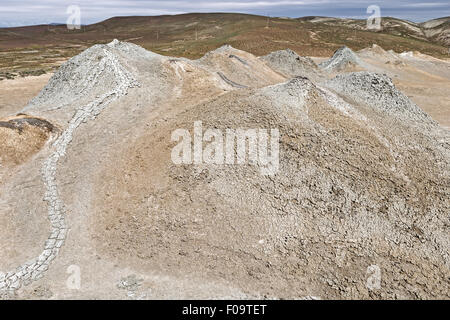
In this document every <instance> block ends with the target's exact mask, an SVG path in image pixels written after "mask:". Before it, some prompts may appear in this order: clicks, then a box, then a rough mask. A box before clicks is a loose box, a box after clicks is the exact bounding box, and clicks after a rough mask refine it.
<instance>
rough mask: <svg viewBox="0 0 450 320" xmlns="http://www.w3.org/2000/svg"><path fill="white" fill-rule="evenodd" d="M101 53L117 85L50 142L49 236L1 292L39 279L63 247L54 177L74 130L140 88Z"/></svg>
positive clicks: (5, 276)
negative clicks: (51, 144)
mask: <svg viewBox="0 0 450 320" xmlns="http://www.w3.org/2000/svg"><path fill="white" fill-rule="evenodd" d="M114 45H115V43H114V42H113V43H112V44H110V45H109V46H110V47H113V46H114ZM103 51H104V53H105V56H106V60H107V61H106V63H105V65H103V66H102V70H100V71H103V68H104V67H110V68H111V69H112V70H113V72H114V75H115V78H116V81H117V86H116V87H115V88H114V89H113V90H111V91H109V92H107V93H105V94H103V95H102V96H100V97H98V98H97V99H95V100H94V101H92V102H91V103H89V104H87V105H85V106H82V107H81V108H80V109H78V111H77V112H76V114H75V115H74V117H73V118H72V119H71V120H70V122H69V125H68V127H67V129H66V130H64V132H63V133H62V134H61V136H59V137H58V138H57V139H56V141H55V142H54V143H53V146H52V147H53V148H54V149H55V151H54V152H53V153H52V154H51V155H50V156H49V157H48V158H47V159H46V160H45V162H44V165H43V167H42V169H41V173H42V180H43V182H44V185H45V189H46V192H45V196H44V200H45V201H46V202H47V204H48V218H49V220H50V224H51V232H50V235H49V237H48V239H47V241H46V242H45V245H44V250H43V251H42V253H41V254H40V255H39V256H38V257H37V258H34V259H32V260H30V261H28V262H26V263H24V264H23V265H21V266H19V267H18V268H16V269H15V270H13V271H9V272H7V273H2V272H0V292H2V291H3V292H9V293H11V294H14V292H15V291H16V290H18V289H19V288H20V287H21V286H22V285H23V286H26V285H28V284H30V283H31V282H33V281H35V280H38V279H40V278H42V277H43V275H44V273H45V272H46V271H47V270H48V268H49V265H50V264H51V262H52V261H53V260H54V259H55V258H56V257H57V255H58V253H59V251H60V248H61V247H62V245H63V244H64V241H65V239H66V236H67V232H68V227H67V224H66V221H65V209H64V203H63V202H62V201H61V200H60V197H59V191H58V185H57V182H56V174H57V166H58V162H59V160H60V159H61V158H62V157H64V156H65V154H66V151H67V148H68V146H69V144H70V143H71V142H72V139H73V135H74V133H75V131H76V130H77V128H78V127H79V126H80V125H81V124H82V123H84V122H86V121H87V120H88V119H89V118H91V119H92V120H95V118H96V117H97V116H98V115H99V114H100V113H101V111H102V110H103V109H104V108H105V107H107V106H108V105H109V104H110V103H111V102H113V101H115V100H117V99H119V98H120V97H122V96H125V95H126V94H127V93H128V90H129V89H131V88H133V87H138V86H139V83H138V82H137V80H135V79H134V78H133V76H132V75H131V74H130V73H129V72H128V71H127V70H126V69H125V68H124V67H123V66H122V65H121V64H120V62H119V60H118V59H117V57H116V56H115V55H114V53H112V52H111V51H110V49H109V48H108V49H106V48H105V49H103Z"/></svg>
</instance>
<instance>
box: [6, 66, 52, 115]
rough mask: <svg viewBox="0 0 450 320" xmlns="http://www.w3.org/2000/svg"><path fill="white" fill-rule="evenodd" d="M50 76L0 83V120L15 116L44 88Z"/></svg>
mask: <svg viewBox="0 0 450 320" xmlns="http://www.w3.org/2000/svg"><path fill="white" fill-rule="evenodd" d="M51 76H52V74H44V75H42V76H39V77H26V78H16V79H13V80H3V81H0V118H4V117H8V116H11V115H15V114H17V113H18V112H20V110H22V108H23V107H24V106H25V105H26V104H27V103H28V102H29V101H30V100H31V99H32V98H33V97H35V96H36V95H37V94H38V93H39V91H41V90H42V88H44V86H45V85H46V84H47V82H48V80H49V79H50V77H51Z"/></svg>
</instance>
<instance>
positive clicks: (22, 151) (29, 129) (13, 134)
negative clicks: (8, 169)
mask: <svg viewBox="0 0 450 320" xmlns="http://www.w3.org/2000/svg"><path fill="white" fill-rule="evenodd" d="M55 130H56V128H55V127H54V126H53V125H52V124H51V123H50V122H48V121H46V120H43V119H39V118H33V117H28V116H26V115H20V116H17V117H13V118H9V119H5V120H2V119H0V140H1V141H2V143H1V144H0V165H1V166H15V165H19V164H21V163H23V162H24V161H26V160H27V159H28V158H30V157H31V156H33V155H34V154H35V153H37V152H38V151H39V150H40V149H41V148H42V147H43V146H44V145H45V143H46V141H47V140H48V138H49V137H50V134H51V133H52V132H54V131H55Z"/></svg>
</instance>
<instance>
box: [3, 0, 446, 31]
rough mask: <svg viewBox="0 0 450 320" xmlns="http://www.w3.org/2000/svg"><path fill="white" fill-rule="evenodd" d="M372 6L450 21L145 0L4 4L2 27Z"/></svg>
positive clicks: (411, 2) (412, 9)
mask: <svg viewBox="0 0 450 320" xmlns="http://www.w3.org/2000/svg"><path fill="white" fill-rule="evenodd" d="M372 4H376V5H379V6H380V7H381V13H382V15H383V16H395V17H399V18H404V19H409V20H413V21H425V20H429V19H432V18H437V17H442V16H449V15H450V4H449V3H448V2H443V1H435V2H426V1H423V0H400V1H389V0H381V1H374V0H362V1H351V0H275V1H268V0H244V1H237V0H213V1H206V0H202V1H183V0H165V1H161V0H160V1H147V0H107V1H106V0H95V1H93V0H77V1H75V0H41V1H39V2H36V0H2V1H1V3H0V26H17V25H31V24H41V23H52V22H62V23H64V22H66V20H67V17H68V15H67V13H66V10H67V7H68V6H70V5H78V6H80V8H81V13H82V23H83V24H89V23H94V22H98V21H101V20H104V19H107V18H110V17H113V16H126V15H162V14H179V13H187V12H242V13H254V14H262V15H267V14H268V15H271V16H289V17H301V16H307V15H322V16H337V17H353V18H364V17H367V14H366V8H367V7H368V6H369V5H372Z"/></svg>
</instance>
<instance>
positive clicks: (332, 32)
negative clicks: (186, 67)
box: [0, 13, 450, 71]
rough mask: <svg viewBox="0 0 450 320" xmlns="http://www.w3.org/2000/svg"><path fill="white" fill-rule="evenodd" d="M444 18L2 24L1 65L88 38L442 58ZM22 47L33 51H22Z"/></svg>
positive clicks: (32, 62)
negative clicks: (369, 26) (370, 24)
mask: <svg viewBox="0 0 450 320" xmlns="http://www.w3.org/2000/svg"><path fill="white" fill-rule="evenodd" d="M449 19H450V18H449V17H447V18H441V19H435V20H431V21H428V22H425V23H422V24H417V23H414V22H410V21H406V20H400V19H396V18H384V19H383V22H382V25H383V29H382V30H381V31H378V32H374V31H369V30H366V21H365V20H356V19H338V18H328V17H304V18H298V19H286V18H270V19H268V18H267V17H263V16H257V15H248V14H234V13H205V14H200V13H198V14H194V13H193V14H183V15H171V16H168V15H166V16H148V17H146V16H130V17H115V18H111V19H108V20H105V21H103V22H100V23H95V24H92V25H86V26H82V28H81V29H80V30H68V29H67V28H66V27H65V25H59V24H54V25H40V26H29V27H17V28H2V29H0V51H14V52H15V54H14V55H13V56H11V55H2V56H1V57H0V71H16V70H20V69H21V68H22V69H23V68H25V69H30V68H31V69H36V68H41V67H42V68H44V69H49V68H51V67H52V66H55V65H57V64H58V63H59V62H60V61H61V60H64V59H67V58H68V57H72V56H73V55H75V54H77V53H79V52H81V51H82V50H84V49H86V48H87V47H90V46H92V45H93V44H96V43H107V42H110V41H111V40H113V39H115V38H117V39H119V40H126V41H128V42H133V43H136V44H138V45H141V46H143V47H144V48H146V49H148V50H152V51H154V52H157V53H160V54H164V55H171V56H183V57H187V58H199V57H201V56H202V55H203V54H205V53H206V52H208V51H211V50H213V49H215V48H218V47H220V46H221V45H223V44H230V45H232V46H233V47H235V48H238V49H242V50H245V51H248V52H251V53H253V54H255V55H266V54H268V53H270V52H273V51H276V50H282V49H286V48H290V49H292V50H294V51H296V52H298V53H299V54H300V55H305V56H331V55H332V54H333V52H334V51H335V50H336V49H337V48H339V47H341V46H342V45H346V46H347V47H349V48H352V49H353V50H359V49H362V48H366V47H369V46H371V45H372V44H378V45H380V46H382V47H383V48H385V49H386V50H389V49H392V50H394V51H396V52H403V51H420V52H422V53H425V54H429V55H432V56H435V57H439V58H442V57H448V49H447V48H446V47H445V46H446V45H448V41H449V36H448V35H449V24H450V22H449ZM29 49H32V50H31V51H38V53H34V54H32V53H29V51H30V50H29ZM23 52H26V53H23ZM6 56H8V58H6ZM12 61H14V63H12ZM12 65H13V68H12Z"/></svg>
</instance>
